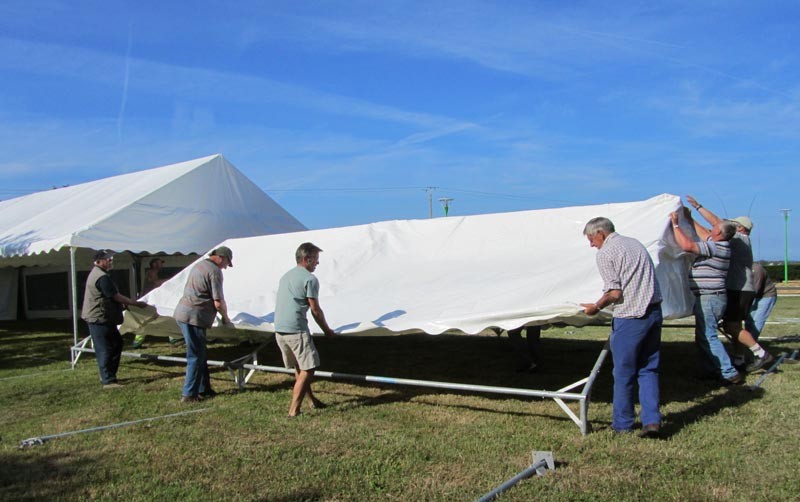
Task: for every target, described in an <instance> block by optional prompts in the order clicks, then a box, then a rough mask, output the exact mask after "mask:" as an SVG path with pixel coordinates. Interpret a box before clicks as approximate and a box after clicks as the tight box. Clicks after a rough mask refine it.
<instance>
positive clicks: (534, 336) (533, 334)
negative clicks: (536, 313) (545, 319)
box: [525, 326, 542, 366]
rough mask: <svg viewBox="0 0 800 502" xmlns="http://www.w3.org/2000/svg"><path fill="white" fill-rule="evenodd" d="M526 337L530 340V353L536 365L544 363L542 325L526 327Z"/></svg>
mask: <svg viewBox="0 0 800 502" xmlns="http://www.w3.org/2000/svg"><path fill="white" fill-rule="evenodd" d="M525 332H526V335H525V336H526V338H527V340H528V353H529V354H530V355H531V361H532V362H533V363H534V364H535V365H536V366H540V365H541V364H542V327H541V326H528V327H527V328H526V329H525Z"/></svg>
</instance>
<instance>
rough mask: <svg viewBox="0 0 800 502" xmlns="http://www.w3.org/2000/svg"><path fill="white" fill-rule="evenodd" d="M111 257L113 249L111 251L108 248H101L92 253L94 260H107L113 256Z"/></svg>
mask: <svg viewBox="0 0 800 502" xmlns="http://www.w3.org/2000/svg"><path fill="white" fill-rule="evenodd" d="M113 257H114V251H111V250H110V249H101V250H100V251H97V252H96V253H95V254H94V258H93V259H94V261H97V260H107V259H108V258H113Z"/></svg>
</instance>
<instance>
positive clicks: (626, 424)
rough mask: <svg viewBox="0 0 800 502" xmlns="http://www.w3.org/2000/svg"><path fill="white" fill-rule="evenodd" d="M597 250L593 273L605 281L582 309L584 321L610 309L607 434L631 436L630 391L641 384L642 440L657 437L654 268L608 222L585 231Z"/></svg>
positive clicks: (644, 251) (657, 299) (659, 320)
mask: <svg viewBox="0 0 800 502" xmlns="http://www.w3.org/2000/svg"><path fill="white" fill-rule="evenodd" d="M583 234H584V235H585V236H586V238H587V239H588V240H589V244H590V245H591V246H592V247H594V248H597V268H598V270H599V272H600V276H601V277H602V278H603V295H602V296H601V297H600V298H599V299H598V300H597V301H596V302H595V303H582V304H581V306H582V307H583V308H584V312H586V314H587V315H595V314H597V313H598V312H600V310H602V309H603V308H604V307H607V306H610V305H613V306H614V312H613V315H614V320H613V321H612V324H611V337H610V345H611V358H612V360H613V361H614V372H613V375H614V398H613V419H612V421H611V428H612V429H614V431H615V432H631V431H632V430H633V424H634V422H635V420H636V414H635V413H634V400H633V397H634V386H635V384H636V383H637V382H638V384H639V403H640V404H641V421H642V430H641V432H640V434H639V436H640V437H655V436H658V434H659V430H660V428H661V413H660V412H659V409H658V401H659V388H658V369H659V362H660V349H661V324H662V322H663V317H662V314H661V290H660V289H659V287H658V280H657V279H656V271H655V266H654V265H653V260H652V259H651V258H650V254H649V253H648V252H647V249H646V248H645V247H644V246H643V245H642V243H641V242H639V241H637V240H636V239H633V238H631V237H625V236H622V235H619V234H618V233H616V231H615V229H614V224H613V223H612V222H611V220H609V219H608V218H603V217H598V218H593V219H591V220H589V222H588V223H587V224H586V226H585V227H584V229H583Z"/></svg>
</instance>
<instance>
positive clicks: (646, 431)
mask: <svg viewBox="0 0 800 502" xmlns="http://www.w3.org/2000/svg"><path fill="white" fill-rule="evenodd" d="M660 433H661V424H647V425H644V426H642V430H641V432H639V437H640V438H657V437H658V436H659V434H660Z"/></svg>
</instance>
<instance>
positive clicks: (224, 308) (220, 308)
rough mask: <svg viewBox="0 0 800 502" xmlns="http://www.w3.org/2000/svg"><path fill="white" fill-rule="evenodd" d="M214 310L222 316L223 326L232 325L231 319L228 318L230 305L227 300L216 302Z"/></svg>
mask: <svg viewBox="0 0 800 502" xmlns="http://www.w3.org/2000/svg"><path fill="white" fill-rule="evenodd" d="M214 308H215V309H217V312H219V315H221V316H222V324H232V322H231V319H230V317H228V305H227V304H226V303H225V300H214Z"/></svg>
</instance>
